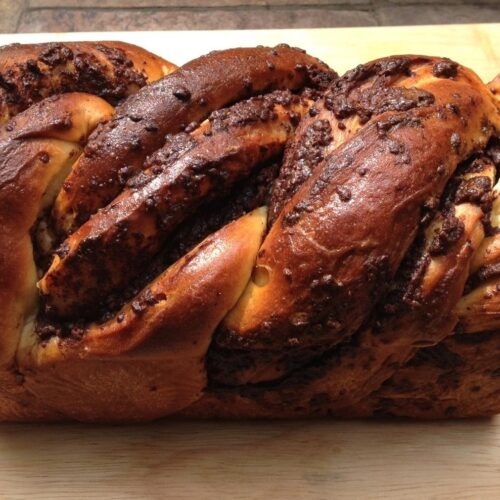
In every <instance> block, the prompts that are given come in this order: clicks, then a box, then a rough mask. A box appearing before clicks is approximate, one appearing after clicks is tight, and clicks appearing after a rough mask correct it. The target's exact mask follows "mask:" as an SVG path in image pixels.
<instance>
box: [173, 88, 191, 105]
mask: <svg viewBox="0 0 500 500" xmlns="http://www.w3.org/2000/svg"><path fill="white" fill-rule="evenodd" d="M173 93H174V96H175V97H177V99H179V100H180V101H183V102H186V101H189V99H191V92H189V90H188V89H186V88H185V87H179V88H177V89H175V90H174V92H173Z"/></svg>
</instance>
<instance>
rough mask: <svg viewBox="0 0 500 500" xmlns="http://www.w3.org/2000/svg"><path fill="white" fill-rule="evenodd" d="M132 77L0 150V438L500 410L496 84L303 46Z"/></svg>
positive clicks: (5, 141) (401, 61)
mask: <svg viewBox="0 0 500 500" xmlns="http://www.w3.org/2000/svg"><path fill="white" fill-rule="evenodd" d="M113 43H114V47H115V48H117V47H118V46H120V50H123V51H125V52H126V51H127V50H128V47H127V46H126V45H120V44H117V43H115V42H113ZM68 45H71V44H68ZM14 49H15V53H16V54H17V55H16V57H18V60H17V61H18V62H16V64H17V65H18V66H16V67H17V68H22V67H24V66H23V64H24V65H25V63H26V64H27V61H25V62H23V57H24V58H25V59H27V60H29V58H31V57H33V56H32V55H31V54H33V53H36V54H39V55H40V54H42V52H43V54H44V55H43V58H45V59H47V57H48V56H47V54H48V53H52V52H53V53H54V57H56V56H57V54H58V53H59V52H60V51H61V50H62V49H61V48H60V47H59V46H53V45H50V46H44V47H41V46H26V47H22V46H21V47H15V48H14ZM14 49H12V48H6V49H3V50H4V51H5V52H4V53H7V54H8V51H9V50H14ZM71 50H72V51H73V52H74V53H75V54H76V53H77V52H78V51H82V52H85V51H86V50H89V51H91V50H97V51H101V52H106V51H102V49H100V48H99V47H96V46H95V45H89V46H87V45H86V44H84V43H82V44H79V45H78V46H77V45H76V44H73V45H72V46H71ZM130 50H132V51H133V52H134V51H135V52H134V53H135V54H138V53H139V52H138V50H139V49H137V50H136V49H135V48H133V49H130ZM51 51H52V52H51ZM0 54H1V52H0ZM22 54H25V55H24V56H23V55H22ZM37 57H38V56H37ZM129 57H130V58H131V59H133V57H132V56H129ZM154 57H155V56H151V59H148V61H150V63H149V70H150V72H151V75H152V74H153V73H154V71H156V70H158V71H164V68H163V69H161V70H160V69H158V68H160V67H162V66H161V61H159V59H155V58H154ZM44 64H47V66H46V67H42V68H41V71H42V73H43V74H44V78H43V81H48V82H50V81H53V77H54V74H56V73H57V71H55V70H53V69H51V67H50V64H48V63H47V62H45V63H44ZM132 65H133V66H134V67H139V65H140V63H139V62H138V59H136V60H135V62H133V63H132ZM155 65H156V66H155ZM28 66H29V64H28ZM54 67H55V66H54ZM129 67H131V66H129ZM143 69H144V68H143ZM86 71H88V69H87V70H86ZM115 71H116V67H115ZM168 71H169V70H168ZM168 71H165V72H166V73H168ZM157 76H159V74H158V73H157ZM153 79H156V78H155V77H154V76H151V80H153ZM132 80H133V79H131V84H130V85H129V86H128V90H127V93H132V95H130V96H129V97H128V98H126V99H125V100H123V101H122V102H121V103H120V104H118V106H117V108H116V110H115V109H113V107H112V106H111V105H110V104H109V103H108V102H106V101H105V100H103V99H102V98H101V97H109V95H108V96H106V95H104V96H103V95H102V93H101V97H99V96H96V95H91V94H92V93H98V92H94V91H93V90H92V89H91V88H88V87H85V88H83V89H81V88H80V89H74V88H71V89H66V90H68V92H67V93H60V92H61V91H60V88H57V86H54V87H53V89H52V90H50V89H47V92H50V93H56V94H57V95H55V96H53V97H49V98H46V99H43V100H41V101H40V102H36V103H34V104H33V105H32V106H30V107H28V108H27V109H26V110H25V111H22V112H20V113H18V114H16V116H15V117H14V118H12V119H11V120H10V121H9V122H8V123H6V124H5V125H3V126H2V129H1V131H0V153H1V156H0V158H1V160H0V227H1V228H2V230H1V232H0V300H1V303H2V315H1V316H0V327H1V328H0V331H2V335H1V336H0V363H1V367H2V368H1V375H0V419H2V420H16V421H21V420H25V421H26V420H27V421H30V420H38V421H44V420H66V419H75V420H81V421H90V422H95V421H99V422H128V421H146V420H152V419H156V418H161V417H166V416H170V415H176V416H179V415H181V416H185V417H196V418H200V417H202V418H203V417H238V418H239V417H279V418H288V417H295V416H316V415H333V416H339V417H366V416H389V415H390V416H393V415H394V416H408V417H417V418H449V417H469V416H484V415H492V414H495V413H498V412H500V373H499V369H500V368H499V367H500V341H499V338H500V336H499V333H498V331H499V329H500V308H499V306H498V304H499V303H498V296H499V293H500V292H499V287H498V276H499V273H500V271H499V270H500V243H499V241H500V240H499V239H498V238H499V232H500V198H499V197H498V194H499V192H500V183H497V181H498V175H497V169H498V168H499V167H500V142H499V139H498V138H499V132H500V104H499V103H500V101H499V98H498V94H497V91H498V79H496V80H494V81H493V82H491V83H490V84H489V88H488V86H486V85H485V84H484V83H482V82H481V81H480V80H479V78H478V77H477V76H476V75H475V74H474V73H473V72H472V71H471V70H469V69H467V68H464V67H463V66H460V65H459V64H457V63H454V62H452V61H450V60H448V59H444V58H438V57H424V56H396V57H388V58H384V59H380V60H376V61H372V62H370V63H367V64H365V65H361V66H359V67H357V68H355V69H354V70H352V71H349V72H347V73H346V74H345V75H344V76H342V77H338V76H337V75H336V74H335V73H334V72H333V71H332V70H330V69H329V68H328V67H327V66H326V65H324V64H323V63H321V62H320V61H318V60H316V59H315V58H313V57H311V56H309V55H307V54H305V53H304V52H303V51H301V50H298V49H293V48H290V47H288V46H284V45H283V46H279V47H276V48H274V49H271V48H265V47H263V48H260V47H259V48H248V49H230V50H226V51H220V52H214V53H211V54H208V55H207V56H203V57H201V58H198V59H196V60H194V61H191V62H190V63H188V64H186V65H185V66H183V67H181V68H179V69H178V70H176V71H174V72H172V73H170V74H167V76H165V77H163V78H161V79H159V80H158V81H157V82H156V83H152V84H149V85H146V86H143V87H142V89H139V87H141V85H137V86H136V87H134V85H135V83H134V82H133V81H132ZM71 90H85V91H87V92H90V93H81V92H71ZM7 92H8V91H7ZM13 92H14V91H13ZM12 95H14V93H13V94H12ZM125 95H126V94H124V95H123V96H121V97H120V99H122V97H124V96H125ZM108 100H110V102H112V103H113V104H116V103H117V101H118V100H119V99H114V98H113V99H108ZM9 109H10V111H9V113H12V114H14V113H17V112H18V111H20V109H15V108H9Z"/></svg>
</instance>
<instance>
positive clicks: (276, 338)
mask: <svg viewBox="0 0 500 500" xmlns="http://www.w3.org/2000/svg"><path fill="white" fill-rule="evenodd" d="M415 62H416V65H417V68H416V69H415V71H414V72H415V73H416V75H415V76H414V77H412V78H410V79H408V80H409V81H408V83H407V84H408V85H411V84H412V83H413V84H415V85H416V84H418V88H419V89H421V90H425V91H426V92H428V93H429V94H430V95H431V96H432V100H431V101H429V102H427V104H426V105H424V106H421V107H420V106H418V102H419V101H417V105H415V106H414V107H413V108H412V109H410V110H408V111H403V112H401V111H386V112H384V113H383V114H381V115H379V117H378V118H377V119H376V120H375V121H372V122H370V123H368V124H367V125H366V126H365V127H363V128H362V129H361V130H359V132H358V133H357V134H356V135H355V136H354V137H353V138H352V139H351V140H348V141H347V142H346V143H345V144H344V145H342V146H340V147H338V148H337V149H335V150H334V151H333V153H332V154H331V155H330V156H329V157H328V158H327V159H326V161H324V162H323V164H322V165H320V166H318V167H317V169H316V170H315V172H314V173H313V175H312V176H311V178H310V179H308V180H307V181H306V182H305V183H304V184H303V185H302V187H301V188H300V190H298V191H297V193H296V194H295V195H294V196H293V197H292V198H291V200H290V201H289V202H288V203H287V204H286V205H285V207H284V209H283V210H282V212H281V214H280V215H279V217H278V218H277V220H276V222H275V224H274V225H273V227H272V228H271V230H270V232H269V234H268V235H267V237H266V240H265V241H264V244H263V246H262V248H261V250H260V252H259V258H258V260H257V263H256V270H258V271H260V272H261V274H265V279H264V280H263V281H264V284H263V285H262V284H256V283H251V284H250V285H249V288H248V289H247V291H246V292H245V294H244V295H243V296H242V299H241V300H240V303H239V305H237V307H236V308H235V309H234V310H233V311H232V312H231V313H230V315H229V316H228V318H226V320H225V334H224V335H223V336H221V337H220V338H219V342H220V344H221V345H223V346H234V347H242V346H244V347H245V348H257V349H258V348H273V349H281V348H282V347H283V346H286V345H291V344H292V343H293V344H294V345H300V346H305V345H317V344H319V343H329V344H330V345H331V344H334V343H338V342H340V341H342V340H344V339H346V338H349V337H350V335H352V333H353V332H355V331H356V330H357V329H358V328H359V327H360V326H361V324H362V323H363V321H364V320H365V319H366V318H367V317H368V315H369V313H370V311H371V310H372V308H373V305H374V304H375V302H376V301H377V299H378V297H380V296H381V294H382V293H383V291H384V287H383V286H381V284H383V283H387V282H388V281H389V280H391V279H392V278H393V277H394V275H395V271H396V270H397V268H398V267H399V265H400V263H401V261H402V259H403V257H404V255H405V254H406V252H407V251H408V249H409V246H410V244H411V243H412V242H413V240H414V238H415V236H416V230H417V228H418V225H419V220H420V217H421V210H422V207H423V206H424V205H425V204H426V203H429V202H430V201H431V200H433V199H436V198H439V197H440V195H441V193H442V192H443V189H444V187H445V185H446V182H447V181H448V179H449V178H450V177H451V175H452V174H453V172H454V170H455V168H456V166H457V164H458V163H459V162H460V161H463V160H465V159H466V158H467V157H468V156H469V155H470V154H471V153H472V152H474V151H477V150H478V149H481V148H484V147H485V146H486V143H487V142H488V140H489V138H490V137H491V135H492V131H493V130H494V128H496V129H497V130H498V129H499V128H500V119H499V116H498V112H497V107H496V105H495V103H494V101H493V99H492V96H491V94H490V93H489V92H488V91H487V90H486V88H485V86H484V85H483V84H482V83H481V82H480V80H479V79H478V78H477V76H475V75H474V74H473V73H472V72H470V71H469V70H466V69H464V68H459V69H457V75H456V77H454V78H453V79H442V78H439V77H435V76H433V74H432V72H433V67H434V66H435V65H436V64H437V63H438V62H439V61H438V60H437V59H436V60H432V59H431V60H427V61H425V62H423V63H422V60H421V58H415ZM409 66H410V68H411V64H410V65H409ZM405 71H406V69H405ZM412 80H413V81H412ZM417 82H420V83H417ZM378 91H379V92H381V91H382V90H381V89H378ZM455 110H459V111H458V113H457V112H455ZM490 121H491V124H490ZM424 144H425V147H423V145H424ZM380 214H383V217H381V216H380Z"/></svg>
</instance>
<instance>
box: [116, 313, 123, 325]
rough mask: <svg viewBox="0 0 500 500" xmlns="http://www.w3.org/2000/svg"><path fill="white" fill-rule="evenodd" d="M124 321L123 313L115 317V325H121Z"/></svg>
mask: <svg viewBox="0 0 500 500" xmlns="http://www.w3.org/2000/svg"><path fill="white" fill-rule="evenodd" d="M124 319H125V314H124V313H120V314H119V315H118V316H117V317H116V322H117V323H121V322H122V321H123V320H124Z"/></svg>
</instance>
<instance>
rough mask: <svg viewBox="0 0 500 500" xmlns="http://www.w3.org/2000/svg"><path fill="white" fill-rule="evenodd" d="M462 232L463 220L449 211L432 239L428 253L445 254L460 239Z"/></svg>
mask: <svg viewBox="0 0 500 500" xmlns="http://www.w3.org/2000/svg"><path fill="white" fill-rule="evenodd" d="M463 232H464V224H463V222H462V221H461V220H459V219H457V218H456V217H455V216H454V215H453V214H451V213H450V214H449V215H448V217H447V218H446V219H445V220H444V222H443V225H442V226H441V230H440V231H439V233H438V234H437V235H436V236H435V237H434V239H433V240H432V243H431V244H430V246H429V253H430V254H431V255H443V254H445V253H446V252H447V251H448V250H449V249H450V248H451V247H452V246H453V245H454V244H455V243H456V242H457V241H458V240H459V239H460V237H461V236H462V234H463Z"/></svg>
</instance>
